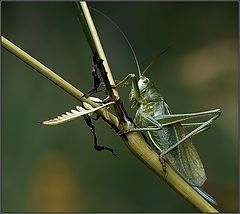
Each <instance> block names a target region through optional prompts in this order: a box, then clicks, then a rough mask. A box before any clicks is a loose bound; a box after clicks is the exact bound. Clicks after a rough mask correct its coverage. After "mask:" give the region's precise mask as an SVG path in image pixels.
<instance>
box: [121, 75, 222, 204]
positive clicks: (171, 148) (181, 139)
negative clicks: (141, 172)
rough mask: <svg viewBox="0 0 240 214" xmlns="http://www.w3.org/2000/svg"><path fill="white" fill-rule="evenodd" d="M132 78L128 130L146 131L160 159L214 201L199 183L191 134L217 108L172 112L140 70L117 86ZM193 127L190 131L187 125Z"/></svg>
mask: <svg viewBox="0 0 240 214" xmlns="http://www.w3.org/2000/svg"><path fill="white" fill-rule="evenodd" d="M130 79H131V80H132V90H131V92H130V94H129V99H130V101H131V102H133V106H135V105H138V110H137V112H136V115H135V118H134V123H135V125H136V126H137V128H134V129H130V130H129V131H147V133H148V136H149V138H150V144H151V145H150V146H152V148H154V149H155V150H156V151H157V152H158V153H160V160H161V162H162V161H163V160H166V161H167V162H168V163H169V164H170V165H171V166H172V167H173V168H174V169H175V170H176V171H177V172H178V174H179V175H180V176H181V177H182V178H184V180H185V181H187V182H188V183H189V184H190V185H191V186H192V187H193V188H194V189H195V190H196V191H197V192H199V193H200V194H201V195H202V196H203V197H204V198H205V199H207V200H208V201H210V202H211V203H213V204H217V203H216V201H215V200H214V199H213V198H212V197H211V196H209V195H208V194H207V193H206V192H204V191H203V190H202V189H200V187H201V186H202V185H203V184H204V182H205V181H206V179H207V177H206V175H205V171H204V168H203V164H202V162H201V159H200V157H199V155H198V153H197V150H196V148H195V146H194V145H193V144H192V140H191V138H192V137H193V136H195V135H197V134H199V133H201V132H203V131H206V130H207V129H208V128H210V126H211V124H212V122H213V121H214V120H216V118H217V117H219V116H220V112H221V111H220V109H214V110H210V111H204V112H198V113H189V114H171V113H170V110H169V107H168V105H167V103H166V102H165V100H164V98H163V96H162V95H161V94H160V93H159V91H158V90H157V88H156V87H155V86H154V85H153V83H152V82H151V81H150V79H149V78H147V77H145V76H143V75H142V74H141V73H139V80H138V81H137V79H136V76H135V74H129V75H128V76H127V77H126V78H125V79H124V80H123V81H121V82H119V83H118V85H117V86H120V85H122V84H124V83H125V82H126V81H128V80H130ZM209 115H210V116H212V117H211V118H210V119H208V120H207V121H205V122H200V123H184V122H185V121H187V120H190V119H195V118H199V117H203V116H209ZM189 127H196V128H195V129H193V130H192V131H190V132H189V133H187V130H186V128H189Z"/></svg>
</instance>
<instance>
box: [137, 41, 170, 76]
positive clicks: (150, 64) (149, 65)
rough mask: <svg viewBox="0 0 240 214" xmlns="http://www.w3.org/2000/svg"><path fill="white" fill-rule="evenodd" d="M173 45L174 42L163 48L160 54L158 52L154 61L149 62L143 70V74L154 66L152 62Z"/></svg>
mask: <svg viewBox="0 0 240 214" xmlns="http://www.w3.org/2000/svg"><path fill="white" fill-rule="evenodd" d="M171 46H172V43H171V44H170V45H169V46H168V47H166V48H165V49H163V50H162V51H161V52H160V53H159V54H157V56H155V57H154V58H153V59H152V61H151V62H150V63H149V64H148V66H147V67H146V68H145V69H144V70H143V72H142V75H144V74H145V73H146V71H147V70H148V69H149V68H150V67H151V66H152V64H153V63H154V62H155V61H156V60H157V59H158V58H159V57H160V56H161V55H163V54H164V53H165V52H166V51H167V50H168V49H169V48H170V47H171Z"/></svg>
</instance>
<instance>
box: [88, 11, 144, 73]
mask: <svg viewBox="0 0 240 214" xmlns="http://www.w3.org/2000/svg"><path fill="white" fill-rule="evenodd" d="M90 9H91V10H94V11H96V12H97V13H99V14H101V15H102V16H104V17H105V18H106V19H107V20H108V21H110V22H111V23H112V24H113V25H114V26H115V27H116V28H117V29H118V30H119V32H120V33H121V34H122V35H123V37H124V39H125V40H126V42H127V43H128V45H129V47H130V49H131V51H132V54H133V57H134V60H135V62H136V66H137V69H138V74H139V77H141V76H142V74H141V70H140V66H139V63H138V59H137V56H136V54H135V51H134V50H133V47H132V45H131V43H130V42H129V40H128V38H127V36H126V35H125V33H124V32H123V31H122V30H121V28H120V27H119V26H118V25H117V23H115V22H114V21H113V20H112V19H111V18H110V17H108V16H107V15H106V14H104V13H103V12H101V11H99V10H97V9H95V8H93V7H90ZM145 70H146V69H145Z"/></svg>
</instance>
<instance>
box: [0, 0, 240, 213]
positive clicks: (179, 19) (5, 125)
mask: <svg viewBox="0 0 240 214" xmlns="http://www.w3.org/2000/svg"><path fill="white" fill-rule="evenodd" d="M89 5H90V6H92V7H95V8H97V9H98V10H100V11H102V12H104V13H105V14H107V15H108V16H110V17H111V18H112V19H113V20H114V21H115V22H116V23H118V25H119V26H120V27H121V28H122V30H123V31H124V32H125V33H126V35H127V36H128V39H129V40H130V41H131V43H132V45H133V47H134V49H135V51H136V54H137V56H138V59H139V62H140V65H141V67H142V68H144V67H145V66H147V65H148V63H149V62H150V61H151V59H153V58H154V57H155V56H156V55H157V54H158V53H159V51H160V50H162V49H164V48H166V47H167V46H168V45H169V44H171V43H173V46H172V47H171V48H170V49H169V50H168V51H167V53H165V54H164V55H163V56H161V57H160V58H159V60H158V61H157V62H156V63H155V64H154V65H153V66H152V68H151V69H150V70H149V71H148V72H147V75H148V77H150V78H151V79H152V80H153V82H154V83H155V84H156V85H157V87H158V88H159V90H160V91H161V93H162V94H163V96H164V97H165V99H166V101H167V102H168V104H169V106H170V108H171V111H172V112H174V113H187V112H197V111H204V110H209V109H214V108H221V110H222V115H221V117H220V118H218V119H217V121H215V122H214V124H213V126H212V128H211V129H210V130H208V131H207V132H205V133H203V134H201V135H199V136H196V137H195V138H194V142H195V145H196V146H197V148H198V151H199V153H200V156H201V157H202V161H203V163H204V165H205V169H206V173H207V177H208V180H207V181H206V183H205V184H204V186H203V188H204V189H205V190H206V191H207V192H208V193H210V194H211V195H212V196H214V197H215V199H216V200H217V201H218V203H219V205H218V207H217V209H218V210H219V211H221V212H236V211H237V210H238V161H237V157H238V147H237V50H238V5H237V3H233V2H232V3H224V2H222V3H217V2H215V3H190V2H189V3H170V2H169V3H164V2H158V3H157V2H156V3H154V2H152V3H128V2H124V3H120V2H118V3H101V2H99V3H94V2H91V3H89ZM92 15H93V18H94V21H95V23H96V27H97V29H98V31H99V35H100V38H101V40H102V43H103V46H104V49H105V51H106V55H107V57H108V60H109V64H110V66H111V69H112V71H113V73H114V77H115V79H118V80H120V79H122V78H123V77H125V76H126V75H127V74H128V73H130V72H131V73H136V72H137V70H136V65H135V64H134V59H133V57H132V54H131V52H130V48H129V47H128V46H127V44H126V42H125V41H124V39H123V37H122V35H121V34H120V33H119V32H118V31H117V30H116V28H115V27H114V26H113V25H112V24H110V23H109V21H107V20H106V19H105V18H104V17H102V16H101V15H99V14H97V13H96V12H94V11H93V12H92ZM2 35H3V36H5V37H6V38H8V39H9V40H11V41H12V42H13V43H15V44H16V45H18V46H19V47H21V48H22V49H23V50H25V51H26V52H28V53H29V54H31V55H32V56H34V57H35V58H36V59H38V60H40V61H41V62H42V63H43V64H44V65H46V66H48V67H49V68H51V69H53V70H54V71H56V72H57V73H58V74H59V75H61V76H62V77H63V78H65V79H66V80H68V81H69V82H70V83H72V84H73V85H74V86H76V87H78V88H79V89H81V90H82V91H88V90H89V89H90V88H91V87H92V78H91V63H92V62H91V61H92V53H91V50H90V48H89V46H88V43H87V40H86V38H85V35H84V33H83V31H82V29H81V25H80V23H79V21H78V19H77V16H76V13H75V11H74V8H73V5H72V4H71V3H64V2H61V3H60V2H59V3H57V2H56V3H50V2H41V3H33V2H29V3H27V2H25V3H21V2H19V3H17V2H3V3H2ZM1 53H2V67H1V69H2V74H1V75H2V82H1V83H2V211H4V212H6V211H8V212H10V211H11V212H25V211H31V212H33V211H82V212H197V211H198V210H196V208H195V207H193V206H192V205H191V204H189V203H188V202H187V201H186V200H185V199H183V198H182V197H181V196H180V195H178V194H177V193H176V192H174V191H173V190H172V189H171V188H170V187H169V186H168V185H167V184H166V183H165V182H163V181H162V180H161V179H159V178H158V177H157V176H156V175H155V174H154V173H153V172H152V171H151V170H149V169H148V168H147V167H146V166H145V165H143V164H142V163H141V162H140V161H139V160H137V159H136V158H135V157H134V156H133V155H132V154H131V153H130V152H129V151H128V149H127V148H126V147H125V145H124V143H123V142H122V141H121V139H120V138H119V137H117V136H116V134H115V133H114V132H113V130H111V129H110V127H109V126H107V125H106V124H105V123H103V122H102V121H101V120H99V121H97V122H95V125H96V129H97V134H98V140H99V143H100V144H102V145H106V146H109V147H112V148H113V149H114V151H115V153H117V155H118V156H117V157H114V156H112V155H111V154H110V153H109V152H96V151H95V150H94V149H93V147H92V135H91V134H90V132H89V130H88V128H87V127H86V125H85V124H84V122H83V120H82V119H79V120H76V121H72V122H69V123H66V124H62V125H59V126H55V127H45V126H43V125H40V124H39V123H37V122H38V121H41V120H44V119H49V118H53V117H55V116H57V115H59V114H61V113H64V112H65V111H68V110H70V109H71V108H74V106H75V105H79V103H78V101H77V100H75V99H74V98H73V97H71V96H69V95H68V94H67V93H65V92H64V91H62V90H61V89H59V88H58V87H56V86H55V85H54V84H52V83H51V82H50V81H49V80H47V79H46V78H44V77H43V76H41V75H40V74H38V73H36V72H35V71H34V70H33V69H32V68H31V67H29V66H28V65H26V64H25V63H23V62H22V61H20V60H19V59H18V58H16V57H15V56H13V55H12V54H10V53H9V52H8V51H6V50H5V49H2V52H1ZM129 90H130V88H129V87H126V88H122V89H120V93H121V97H122V99H123V100H124V103H125V107H126V108H127V110H128V111H129V114H130V116H131V117H132V118H133V117H134V112H135V111H136V109H130V104H129V102H128V93H129Z"/></svg>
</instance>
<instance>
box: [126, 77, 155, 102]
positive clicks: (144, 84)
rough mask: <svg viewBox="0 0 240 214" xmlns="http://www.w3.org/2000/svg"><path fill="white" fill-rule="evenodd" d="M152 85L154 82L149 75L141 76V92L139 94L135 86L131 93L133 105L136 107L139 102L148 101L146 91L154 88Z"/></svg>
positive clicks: (139, 84) (139, 81) (139, 85)
mask: <svg viewBox="0 0 240 214" xmlns="http://www.w3.org/2000/svg"><path fill="white" fill-rule="evenodd" d="M151 86H152V83H151V81H150V80H149V79H148V78H147V77H145V76H140V79H139V80H138V88H139V92H140V94H137V92H136V89H134V88H132V90H131V92H130V94H129V100H130V101H131V102H132V103H133V104H132V106H131V107H135V106H136V105H137V104H141V103H145V102H146V94H147V93H146V92H148V91H149V89H151V88H152V87H151Z"/></svg>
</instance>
